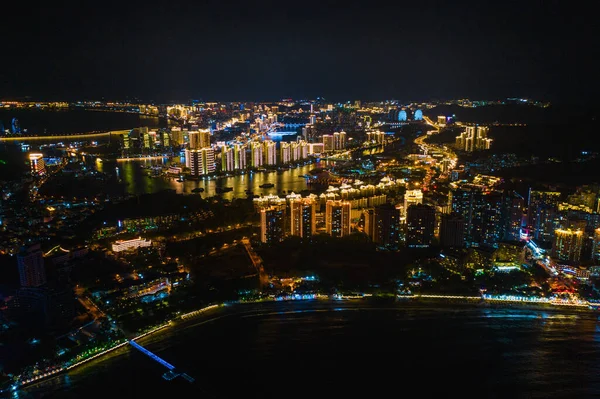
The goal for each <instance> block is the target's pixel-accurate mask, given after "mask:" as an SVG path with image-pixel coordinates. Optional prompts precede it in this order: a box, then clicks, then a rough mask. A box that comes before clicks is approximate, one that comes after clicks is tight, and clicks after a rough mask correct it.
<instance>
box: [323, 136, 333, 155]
mask: <svg viewBox="0 0 600 399" xmlns="http://www.w3.org/2000/svg"><path fill="white" fill-rule="evenodd" d="M323 150H324V151H325V152H327V151H333V150H335V143H334V141H333V135H331V134H324V135H323Z"/></svg>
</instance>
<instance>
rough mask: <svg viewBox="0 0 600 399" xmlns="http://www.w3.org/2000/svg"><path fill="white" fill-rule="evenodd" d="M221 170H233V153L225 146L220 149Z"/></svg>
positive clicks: (231, 149)
mask: <svg viewBox="0 0 600 399" xmlns="http://www.w3.org/2000/svg"><path fill="white" fill-rule="evenodd" d="M221 170H222V171H224V172H232V171H234V170H235V159H234V151H233V148H231V147H227V146H225V147H223V148H222V149H221Z"/></svg>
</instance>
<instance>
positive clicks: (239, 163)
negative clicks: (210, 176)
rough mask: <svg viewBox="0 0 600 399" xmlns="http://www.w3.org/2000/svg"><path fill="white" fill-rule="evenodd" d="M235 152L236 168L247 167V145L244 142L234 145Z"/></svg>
mask: <svg viewBox="0 0 600 399" xmlns="http://www.w3.org/2000/svg"><path fill="white" fill-rule="evenodd" d="M233 154H234V161H233V162H234V166H233V167H234V169H237V170H240V169H246V146H245V145H242V144H235V145H234V146H233Z"/></svg>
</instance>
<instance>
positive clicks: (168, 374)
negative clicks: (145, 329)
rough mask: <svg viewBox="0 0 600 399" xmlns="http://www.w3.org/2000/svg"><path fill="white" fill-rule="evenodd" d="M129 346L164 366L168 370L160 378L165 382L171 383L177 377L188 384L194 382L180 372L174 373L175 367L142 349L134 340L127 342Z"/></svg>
mask: <svg viewBox="0 0 600 399" xmlns="http://www.w3.org/2000/svg"><path fill="white" fill-rule="evenodd" d="M129 345H131V346H133V347H134V348H135V349H137V350H139V351H140V352H142V353H143V354H144V355H146V356H148V357H149V358H150V359H152V360H154V361H155V362H157V363H160V364H161V365H163V366H165V367H166V368H167V369H168V370H169V371H167V372H165V373H164V374H163V376H162V377H163V378H164V379H165V380H167V381H171V380H173V379H175V378H177V377H181V378H183V379H184V380H186V381H188V382H194V378H192V377H190V376H189V375H187V374H185V373H180V372H178V371H176V370H175V366H173V365H172V364H171V363H169V362H167V361H166V360H164V359H162V358H160V357H158V356H157V355H155V354H154V353H152V352H150V351H149V350H148V349H146V348H144V347H143V346H142V345H140V344H138V343H137V342H135V341H134V340H131V341H129Z"/></svg>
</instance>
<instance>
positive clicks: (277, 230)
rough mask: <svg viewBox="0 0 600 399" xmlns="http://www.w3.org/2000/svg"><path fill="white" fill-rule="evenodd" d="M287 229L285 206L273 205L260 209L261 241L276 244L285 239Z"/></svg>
mask: <svg viewBox="0 0 600 399" xmlns="http://www.w3.org/2000/svg"><path fill="white" fill-rule="evenodd" d="M284 231H285V208H284V207H281V206H271V207H268V208H262V209H261V210H260V241H261V242H262V243H263V244H275V243H278V242H281V241H283V236H284Z"/></svg>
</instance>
